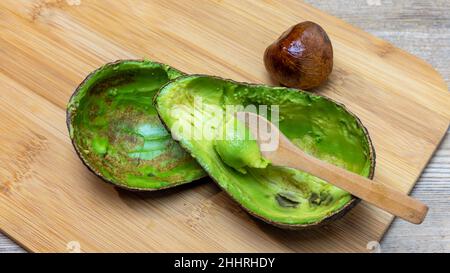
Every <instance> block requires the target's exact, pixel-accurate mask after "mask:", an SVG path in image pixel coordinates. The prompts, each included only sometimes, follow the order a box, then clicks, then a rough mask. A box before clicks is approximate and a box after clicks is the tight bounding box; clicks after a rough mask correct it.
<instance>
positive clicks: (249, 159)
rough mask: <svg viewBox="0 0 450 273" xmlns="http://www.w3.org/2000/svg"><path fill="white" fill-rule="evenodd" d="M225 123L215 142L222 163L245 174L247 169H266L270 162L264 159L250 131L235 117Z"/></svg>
mask: <svg viewBox="0 0 450 273" xmlns="http://www.w3.org/2000/svg"><path fill="white" fill-rule="evenodd" d="M223 121H224V122H223V125H222V126H221V128H220V129H219V130H218V135H217V138H215V139H214V142H213V144H214V149H215V150H216V152H217V154H219V156H220V158H221V159H222V161H223V162H224V163H225V164H227V165H228V166H230V167H232V168H234V169H235V170H237V171H239V172H241V173H243V174H246V173H247V168H266V167H267V165H268V164H269V160H267V159H265V158H263V157H262V154H261V151H260V150H259V146H258V143H257V142H256V140H255V139H254V138H253V136H252V135H251V133H250V130H249V129H248V128H247V127H246V126H245V125H244V124H242V123H241V122H239V121H238V120H237V119H236V118H235V117H234V116H230V117H228V118H225V119H224V120H223Z"/></svg>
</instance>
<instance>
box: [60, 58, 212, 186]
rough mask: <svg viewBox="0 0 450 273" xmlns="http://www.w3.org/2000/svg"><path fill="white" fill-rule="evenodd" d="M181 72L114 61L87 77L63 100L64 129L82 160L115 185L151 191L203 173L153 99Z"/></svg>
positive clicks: (148, 62)
mask: <svg viewBox="0 0 450 273" xmlns="http://www.w3.org/2000/svg"><path fill="white" fill-rule="evenodd" d="M180 75H182V73H181V72H179V71H177V70H175V69H173V68H171V67H169V66H167V65H164V64H159V63H154V62H151V61H119V62H116V63H112V64H107V65H105V66H103V67H101V68H100V69H98V70H96V71H95V72H93V73H92V74H91V75H89V76H88V77H87V78H86V80H85V81H84V82H83V83H82V84H81V85H80V86H79V87H78V89H77V90H76V92H75V93H74V95H73V96H72V98H71V99H70V102H69V104H68V112H67V113H68V125H69V133H70V136H71V138H72V141H73V144H74V146H75V148H76V150H77V152H78V154H79V155H80V157H81V158H82V160H83V162H84V163H85V164H86V165H87V166H88V167H89V168H90V169H91V170H92V171H93V172H94V173H96V174H97V175H99V176H100V177H102V178H104V179H105V180H106V181H109V182H111V183H113V184H116V185H118V186H121V187H124V188H129V189H136V190H157V189H161V188H167V187H172V186H175V185H178V184H182V183H186V182H190V181H193V180H196V179H199V178H201V177H203V176H205V175H206V173H205V172H204V171H203V169H202V168H201V167H200V166H199V165H198V163H197V162H196V161H195V160H194V159H193V158H192V157H191V156H190V155H189V154H188V153H186V151H184V149H182V148H181V147H180V146H179V145H178V143H176V142H175V141H174V140H173V139H172V137H171V135H170V133H169V132H168V131H167V130H166V129H165V127H164V125H163V124H162V123H161V121H160V119H159V117H158V114H157V112H156V109H155V107H154V106H153V104H152V102H153V97H154V95H155V93H156V92H157V91H158V90H159V88H160V87H161V86H162V85H164V84H166V83H167V82H168V81H170V80H172V79H174V78H176V77H178V76H180Z"/></svg>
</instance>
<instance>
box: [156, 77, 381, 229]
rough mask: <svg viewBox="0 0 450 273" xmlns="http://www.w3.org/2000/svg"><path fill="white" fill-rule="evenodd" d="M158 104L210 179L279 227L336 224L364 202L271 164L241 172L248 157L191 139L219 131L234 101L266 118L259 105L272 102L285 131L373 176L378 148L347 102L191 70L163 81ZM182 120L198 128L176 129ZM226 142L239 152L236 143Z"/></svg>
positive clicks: (321, 154) (314, 151) (316, 152)
mask: <svg viewBox="0 0 450 273" xmlns="http://www.w3.org/2000/svg"><path fill="white" fill-rule="evenodd" d="M197 101H201V102H202V106H201V107H200V106H199V105H197V104H196V102H197ZM155 102H156V108H157V110H158V113H159V115H160V117H161V120H162V121H163V122H164V123H165V125H166V126H167V128H169V130H170V131H171V132H172V134H175V136H176V139H177V140H178V141H179V143H180V144H181V146H182V147H184V148H185V149H186V150H187V151H188V152H189V153H190V154H191V155H192V156H193V157H195V158H196V160H197V161H198V162H199V164H200V165H201V166H202V167H203V168H204V169H205V171H206V172H207V173H208V174H209V175H210V177H211V178H212V179H213V180H214V181H215V182H216V183H217V184H218V185H219V186H220V187H221V188H222V189H223V190H224V191H225V192H226V193H228V195H230V197H231V198H232V199H233V200H235V201H236V202H237V203H239V204H240V205H241V206H242V207H243V208H244V209H245V210H246V211H248V212H249V213H250V214H252V215H254V216H256V217H257V218H259V219H261V220H264V221H266V222H268V223H270V224H273V225H276V226H279V227H283V228H289V229H299V228H306V227H312V226H317V225H321V224H325V223H328V222H331V221H333V220H335V219H337V218H339V217H341V216H343V215H344V214H345V213H346V212H347V211H349V210H350V209H351V208H352V207H353V206H354V205H356V204H357V203H358V201H359V199H357V198H355V197H354V196H352V195H350V194H349V193H347V192H345V191H343V190H341V189H339V188H337V187H335V186H333V185H331V184H329V183H327V182H325V181H323V180H321V179H319V178H317V177H314V176H312V175H309V174H308V173H305V172H302V171H299V170H294V169H289V168H285V167H277V166H273V165H271V164H268V165H267V166H266V167H265V168H252V167H248V166H246V167H244V169H245V173H242V172H240V171H237V170H236V169H238V170H241V171H242V162H238V163H239V164H235V163H236V162H235V161H236V159H235V157H236V155H234V154H233V153H232V152H228V154H227V155H225V156H224V154H223V152H222V155H220V154H219V153H218V145H217V143H216V142H217V141H216V140H215V139H214V138H213V139H209V138H203V139H202V138H192V137H190V136H189V134H188V132H189V131H201V130H205V131H207V132H212V133H213V135H217V132H218V130H219V128H220V126H223V120H222V119H223V117H224V116H225V115H223V114H221V113H220V111H226V107H227V106H228V105H241V106H243V107H247V106H252V105H253V106H255V107H256V108H257V114H259V115H262V116H264V114H263V113H261V112H260V107H263V106H266V107H268V109H269V111H268V112H269V113H270V111H271V109H273V108H274V107H272V106H278V108H279V124H278V128H279V129H280V131H281V132H282V133H283V134H284V135H285V136H286V137H287V138H289V139H290V140H291V142H293V143H294V144H295V145H297V146H298V147H299V148H301V149H302V150H303V151H305V152H307V153H309V154H311V155H313V156H315V157H317V158H319V159H321V160H324V161H327V162H329V163H332V164H335V165H337V166H339V167H342V168H345V169H347V170H349V171H352V172H355V173H358V174H360V175H362V176H366V177H369V178H372V176H373V173H374V168H375V151H374V149H373V147H372V145H371V141H370V137H369V135H368V132H367V130H366V129H365V128H364V126H363V125H362V123H361V121H360V120H359V119H358V118H357V117H356V116H355V115H353V114H352V113H351V112H349V111H348V110H347V109H346V108H345V107H344V106H343V105H341V104H339V103H336V102H334V101H332V100H330V99H328V98H326V97H323V96H320V95H315V94H311V93H307V92H303V91H301V90H298V89H290V88H285V87H270V86H266V85H255V84H247V83H239V82H235V81H232V80H224V79H221V78H218V77H212V76H205V75H189V76H181V77H179V78H177V79H175V80H173V81H171V82H170V83H168V84H166V85H165V86H163V87H162V88H161V89H160V91H159V92H158V95H157V96H156V97H155ZM174 108H177V109H176V110H177V111H174ZM192 111H194V113H192ZM239 111H241V110H239ZM217 113H219V114H217ZM269 120H270V119H269ZM193 121H195V122H193ZM177 124H187V125H189V126H192V127H193V130H184V131H175V130H174V128H176V125H177ZM222 144H224V145H225V146H226V147H228V148H230V145H231V146H232V148H233V149H234V147H233V145H234V144H233V143H232V142H231V143H226V142H225V143H222ZM227 144H230V145H227ZM240 144H242V143H237V144H236V146H237V147H242V146H240ZM219 149H220V147H219ZM233 149H230V150H229V151H232V150H233ZM239 149H240V148H237V149H234V150H239ZM241 151H242V150H241ZM227 156H229V157H230V158H227ZM240 156H241V155H238V157H240ZM224 158H225V160H224ZM239 160H241V159H239ZM226 161H228V163H227V162H226ZM230 165H231V166H230ZM233 165H234V166H233ZM245 165H246V163H245V162H244V166H245ZM234 167H236V168H234Z"/></svg>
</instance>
